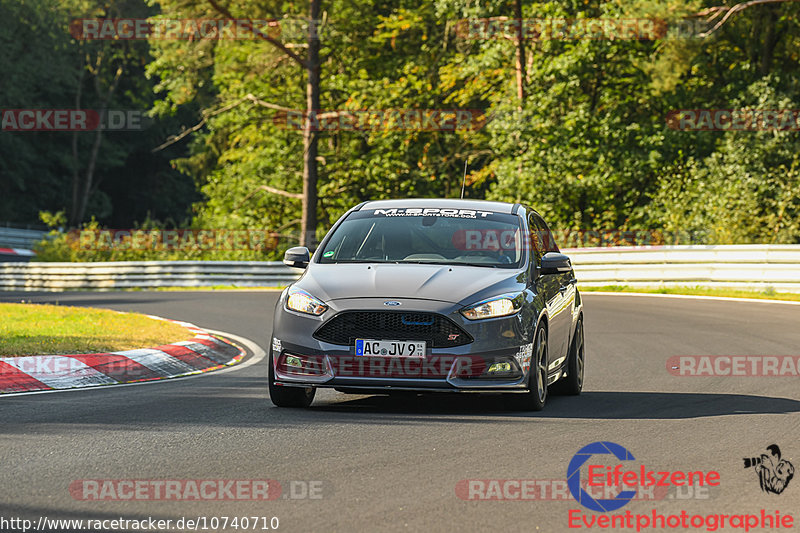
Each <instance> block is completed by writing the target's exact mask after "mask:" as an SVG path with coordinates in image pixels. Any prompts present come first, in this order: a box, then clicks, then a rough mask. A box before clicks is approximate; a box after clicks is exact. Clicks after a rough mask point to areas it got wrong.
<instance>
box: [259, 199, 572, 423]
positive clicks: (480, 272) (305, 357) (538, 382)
mask: <svg viewBox="0 0 800 533" xmlns="http://www.w3.org/2000/svg"><path fill="white" fill-rule="evenodd" d="M284 263H286V264H287V265H290V266H293V267H297V268H304V269H305V271H304V273H303V275H302V276H301V277H300V279H298V280H297V282H295V283H294V284H292V285H291V286H289V287H288V288H287V289H286V290H284V291H283V293H282V294H281V297H280V300H279V301H278V304H277V307H276V310H275V320H274V325H273V338H272V343H271V344H272V345H271V349H270V357H269V392H270V398H271V400H272V402H273V403H274V404H275V405H277V406H281V407H306V406H308V405H310V404H311V402H312V401H313V399H314V394H315V392H316V389H317V388H318V387H331V388H334V389H336V390H338V391H341V392H346V393H360V394H376V393H379V394H382V393H393V392H395V391H411V392H443V391H448V392H467V391H470V392H495V393H506V394H507V398H508V399H509V401H510V402H511V403H512V404H513V405H514V407H517V408H522V409H528V410H537V411H538V410H540V409H542V408H543V407H544V404H545V401H546V399H547V395H548V390H549V391H550V392H558V393H565V394H580V392H581V388H582V386H583V369H584V339H583V306H582V303H581V297H580V294H579V292H578V290H577V288H576V279H575V274H574V272H573V269H572V266H571V263H570V260H569V258H568V257H567V256H565V255H563V254H561V253H560V252H559V250H558V247H557V246H556V243H555V242H554V240H553V238H552V234H551V232H550V230H549V229H548V227H547V224H546V223H545V222H544V220H543V219H542V217H541V216H539V214H538V213H536V211H534V210H533V209H531V208H530V207H528V206H525V205H521V204H507V203H500V202H485V201H470V200H434V199H431V200H386V201H374V202H365V203H363V204H361V205H358V206H356V207H354V208H353V209H351V210H350V211H348V212H347V213H346V214H345V215H344V216H343V217H342V218H341V219H339V220H338V221H337V222H336V224H335V225H334V226H333V228H331V230H330V232H329V233H328V235H326V237H325V238H324V239H323V241H322V242H321V243H320V246H319V247H318V248H317V250H316V251H315V252H314V254H313V257H312V256H311V254H310V252H309V250H308V249H306V248H303V247H296V248H291V249H290V250H288V251H287V252H286V255H285V257H284Z"/></svg>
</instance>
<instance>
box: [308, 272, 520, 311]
mask: <svg viewBox="0 0 800 533" xmlns="http://www.w3.org/2000/svg"><path fill="white" fill-rule="evenodd" d="M525 281H526V280H525V274H524V272H522V271H520V270H510V269H504V268H483V267H471V266H459V265H424V264H404V265H399V264H375V263H372V264H365V263H359V264H341V263H339V264H319V263H314V264H311V265H309V267H308V269H307V270H306V272H305V273H304V274H303V276H302V277H301V278H300V280H299V281H298V282H297V284H296V286H297V287H299V288H302V289H303V290H305V291H308V292H309V293H311V294H312V295H314V296H316V297H317V298H320V299H322V300H323V301H332V300H339V299H344V298H417V299H423V300H437V301H441V302H450V303H459V304H465V305H466V304H469V303H473V302H475V301H477V300H480V299H482V298H484V297H490V296H494V295H497V294H501V293H504V292H510V291H515V290H522V289H523V288H524V286H525Z"/></svg>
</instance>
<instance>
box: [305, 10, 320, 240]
mask: <svg viewBox="0 0 800 533" xmlns="http://www.w3.org/2000/svg"><path fill="white" fill-rule="evenodd" d="M320 3H321V0H311V2H310V8H309V18H310V19H311V20H310V21H309V25H308V58H307V60H306V72H307V77H308V80H307V84H306V116H307V117H308V118H307V120H306V121H305V127H304V129H303V205H302V214H301V222H300V231H301V235H300V245H301V246H306V247H309V248H313V247H314V246H315V245H316V233H317V142H318V139H319V135H318V131H316V129H317V128H316V127H315V125H316V124H318V121H317V120H316V119H315V118H314V115H315V114H316V113H318V112H319V105H320V104H319V93H320V65H319V48H320V46H319V45H320V43H319V34H318V33H317V26H316V25H317V21H318V20H319V14H320Z"/></svg>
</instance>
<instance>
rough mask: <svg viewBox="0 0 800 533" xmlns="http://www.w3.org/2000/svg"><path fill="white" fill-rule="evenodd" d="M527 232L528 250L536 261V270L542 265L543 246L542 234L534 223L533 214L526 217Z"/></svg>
mask: <svg viewBox="0 0 800 533" xmlns="http://www.w3.org/2000/svg"><path fill="white" fill-rule="evenodd" d="M528 231H529V232H530V248H531V253H532V255H533V258H534V259H535V261H536V267H537V268H538V267H539V266H540V265H541V264H542V255H544V245H543V242H542V234H541V233H542V232H541V229H540V228H539V225H538V224H537V223H536V218H535V217H534V215H533V213H531V214H530V215H529V216H528Z"/></svg>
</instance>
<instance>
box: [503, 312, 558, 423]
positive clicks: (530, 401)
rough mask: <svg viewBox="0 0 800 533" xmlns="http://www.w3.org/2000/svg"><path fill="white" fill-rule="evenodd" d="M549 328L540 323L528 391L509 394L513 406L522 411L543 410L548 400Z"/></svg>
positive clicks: (529, 374)
mask: <svg viewBox="0 0 800 533" xmlns="http://www.w3.org/2000/svg"><path fill="white" fill-rule="evenodd" d="M547 353H548V345H547V329H545V327H544V325H539V327H538V328H537V330H536V340H535V341H534V342H533V354H532V355H531V368H530V372H529V373H528V387H529V390H528V392H525V393H513V394H509V395H508V396H509V400H511V402H512V405H513V407H515V408H516V409H519V410H522V411H541V410H542V409H544V404H545V402H546V401H547Z"/></svg>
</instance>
